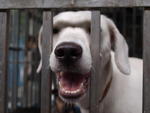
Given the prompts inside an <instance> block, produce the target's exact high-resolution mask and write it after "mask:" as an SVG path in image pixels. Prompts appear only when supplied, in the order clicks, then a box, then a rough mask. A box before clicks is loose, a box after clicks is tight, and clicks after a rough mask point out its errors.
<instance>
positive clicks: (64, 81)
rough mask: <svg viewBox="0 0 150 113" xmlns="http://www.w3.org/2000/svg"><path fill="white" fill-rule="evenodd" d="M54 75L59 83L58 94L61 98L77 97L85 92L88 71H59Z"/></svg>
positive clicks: (88, 75)
mask: <svg viewBox="0 0 150 113" xmlns="http://www.w3.org/2000/svg"><path fill="white" fill-rule="evenodd" d="M56 75H57V79H58V84H59V94H60V95H61V96H62V97H63V98H65V99H78V98H80V97H81V96H83V95H84V94H85V92H86V90H87V87H88V80H89V77H90V72H89V73H86V74H80V73H72V72H59V73H57V74H56Z"/></svg>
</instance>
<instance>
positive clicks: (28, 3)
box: [0, 0, 150, 9]
mask: <svg viewBox="0 0 150 113" xmlns="http://www.w3.org/2000/svg"><path fill="white" fill-rule="evenodd" d="M100 7H150V0H74V2H72V1H71V0H0V9H11V8H13V9H14V8H19V9H24V8H44V9H47V8H49V9H51V8H70V9H72V8H100Z"/></svg>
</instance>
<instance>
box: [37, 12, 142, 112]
mask: <svg viewBox="0 0 150 113" xmlns="http://www.w3.org/2000/svg"><path fill="white" fill-rule="evenodd" d="M90 21H91V12H90V11H78V12H64V13H60V14H58V15H57V16H55V17H54V27H55V28H58V29H60V32H59V33H58V34H54V36H53V39H54V42H53V51H52V53H51V55H50V67H51V69H52V71H54V72H58V71H60V70H65V69H64V67H62V66H60V64H59V62H58V60H57V59H56V57H55V54H54V50H55V48H56V46H58V45H59V44H61V43H63V42H73V43H77V44H79V45H80V46H81V47H82V49H83V55H82V57H81V59H80V60H79V61H78V62H77V63H76V65H75V67H73V68H70V70H73V71H80V72H81V73H86V72H88V71H90V70H91V68H92V65H91V64H92V58H91V52H90V44H91V43H90V40H91V38H90V34H89V33H88V32H87V31H86V28H87V27H90V24H89V23H90ZM88 24H89V25H88ZM72 26H73V27H72ZM101 29H102V32H101V36H102V41H101V42H102V43H101V47H102V48H101V53H100V56H101V58H102V62H101V63H102V68H103V69H102V74H103V77H105V78H106V80H107V77H109V76H112V82H111V85H110V88H109V90H108V93H107V95H106V97H105V98H104V99H103V101H102V102H101V103H100V105H99V109H100V113H142V65H143V64H142V60H140V59H135V58H130V59H129V58H128V46H127V44H126V41H125V40H124V37H123V36H122V35H121V34H120V32H119V31H118V29H117V28H116V26H115V24H114V23H113V22H112V20H110V19H109V18H107V17H106V16H103V15H102V16H101ZM41 33H42V31H41V32H40V36H39V37H40V40H41ZM112 43H113V44H114V52H112V50H111V46H112ZM39 46H41V45H40V44H39ZM40 48H41V47H40ZM40 52H41V51H40ZM108 64H109V65H108ZM41 66H42V62H41V63H40V66H39V68H38V71H39V70H40V69H41ZM130 67H131V69H130ZM125 75H129V76H125ZM105 83H106V81H104V85H103V87H104V88H105V87H106V84H105ZM88 99H89V98H88V94H87V96H85V98H84V99H83V100H81V101H80V102H79V104H80V106H81V110H82V111H83V112H88V109H87V108H88V107H89V106H88V104H87V103H88Z"/></svg>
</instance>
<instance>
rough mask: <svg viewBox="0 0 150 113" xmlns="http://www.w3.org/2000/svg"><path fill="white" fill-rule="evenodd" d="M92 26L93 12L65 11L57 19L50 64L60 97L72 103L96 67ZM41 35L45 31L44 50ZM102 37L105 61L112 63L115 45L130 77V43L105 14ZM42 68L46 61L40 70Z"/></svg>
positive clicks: (119, 61)
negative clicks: (93, 58) (92, 55)
mask: <svg viewBox="0 0 150 113" xmlns="http://www.w3.org/2000/svg"><path fill="white" fill-rule="evenodd" d="M90 24H91V12H90V11H78V12H63V13H60V14H58V15H56V16H55V17H54V23H53V50H52V53H51V55H50V60H49V62H50V68H51V69H52V71H53V72H54V73H55V74H56V76H57V81H58V86H59V95H60V96H61V97H62V98H63V99H64V100H66V101H68V102H72V101H75V100H78V99H79V98H80V97H82V96H83V95H84V94H85V93H86V91H87V88H88V84H89V82H88V81H89V78H90V76H91V68H92V58H91V51H90V44H91V43H90V40H91V37H90V26H91V25H90ZM41 34H42V28H41V31H40V34H39V49H40V51H41V39H42V38H41ZM101 36H102V40H101V41H102V43H101V44H102V46H101V47H102V48H101V54H102V57H103V60H104V62H108V61H109V60H110V52H111V48H112V46H113V48H114V51H115V61H116V64H117V67H118V69H119V70H120V71H121V72H122V73H124V74H129V72H130V70H129V62H128V47H127V44H126V41H125V40H124V38H123V36H122V35H121V34H120V32H119V31H118V29H117V28H116V26H115V25H114V23H113V22H112V21H111V20H110V19H108V18H107V17H105V16H103V15H102V16H101ZM95 49H96V48H95ZM98 54H99V53H98ZM41 66H42V62H41V63H40V66H39V68H38V71H39V70H40V69H41Z"/></svg>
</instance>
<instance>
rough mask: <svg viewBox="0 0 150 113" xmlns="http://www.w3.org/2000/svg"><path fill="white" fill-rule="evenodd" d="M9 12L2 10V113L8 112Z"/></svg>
mask: <svg viewBox="0 0 150 113" xmlns="http://www.w3.org/2000/svg"><path fill="white" fill-rule="evenodd" d="M7 52H8V39H7V13H6V12H0V113H6V106H7Z"/></svg>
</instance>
